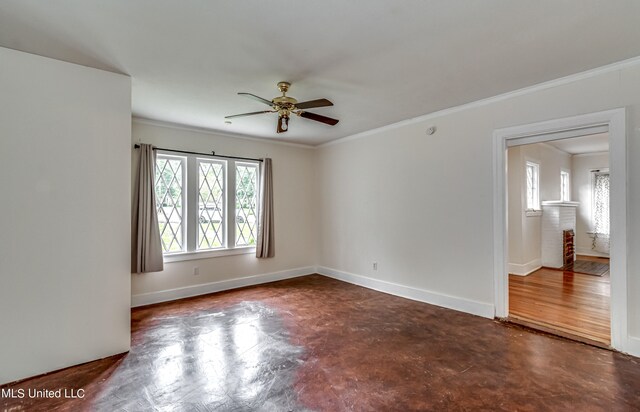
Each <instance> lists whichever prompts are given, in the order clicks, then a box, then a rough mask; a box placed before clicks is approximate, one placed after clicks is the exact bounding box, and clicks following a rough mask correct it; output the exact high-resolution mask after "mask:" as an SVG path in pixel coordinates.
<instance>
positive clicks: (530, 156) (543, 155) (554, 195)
mask: <svg viewBox="0 0 640 412" xmlns="http://www.w3.org/2000/svg"><path fill="white" fill-rule="evenodd" d="M527 161H531V162H534V163H537V164H539V165H540V201H541V202H543V201H545V200H560V171H562V170H566V171H571V155H570V154H569V153H566V152H563V151H561V150H559V149H556V148H555V147H553V146H551V145H549V144H546V143H536V144H529V145H524V146H515V147H511V148H509V149H508V169H507V170H508V185H509V193H508V198H509V204H508V210H509V213H508V217H509V228H508V232H509V273H513V274H517V275H526V274H529V273H530V272H532V271H534V270H536V269H539V268H540V266H541V265H542V263H541V257H542V256H541V255H542V248H541V245H542V216H527V215H526V213H525V209H526V188H527V183H526V172H525V164H526V162H527Z"/></svg>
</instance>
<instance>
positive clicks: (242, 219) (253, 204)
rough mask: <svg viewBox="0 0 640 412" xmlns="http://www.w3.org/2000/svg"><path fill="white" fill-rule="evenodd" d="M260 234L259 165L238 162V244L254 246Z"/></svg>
mask: <svg viewBox="0 0 640 412" xmlns="http://www.w3.org/2000/svg"><path fill="white" fill-rule="evenodd" d="M257 235H258V166H257V165H256V164H252V163H239V162H237V163H236V246H253V245H255V244H256V237H257Z"/></svg>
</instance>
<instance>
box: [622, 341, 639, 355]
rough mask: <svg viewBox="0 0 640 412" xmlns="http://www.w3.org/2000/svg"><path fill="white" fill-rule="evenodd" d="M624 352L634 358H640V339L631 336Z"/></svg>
mask: <svg viewBox="0 0 640 412" xmlns="http://www.w3.org/2000/svg"><path fill="white" fill-rule="evenodd" d="M623 352H625V353H628V354H629V355H632V356H636V357H640V338H637V337H635V336H629V338H628V339H627V344H626V345H625V347H624V348H623Z"/></svg>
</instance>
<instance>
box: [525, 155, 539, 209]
mask: <svg viewBox="0 0 640 412" xmlns="http://www.w3.org/2000/svg"><path fill="white" fill-rule="evenodd" d="M538 167H539V166H538V165H537V164H536V163H531V162H527V164H526V173H527V209H529V210H537V209H538V208H539V207H540V198H539V196H540V193H539V189H538V174H539V169H538Z"/></svg>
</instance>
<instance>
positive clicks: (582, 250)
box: [576, 246, 609, 258]
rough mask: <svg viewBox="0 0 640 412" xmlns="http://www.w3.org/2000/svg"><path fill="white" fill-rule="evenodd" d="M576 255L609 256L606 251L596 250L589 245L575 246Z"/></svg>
mask: <svg viewBox="0 0 640 412" xmlns="http://www.w3.org/2000/svg"><path fill="white" fill-rule="evenodd" d="M576 255H583V256H597V257H606V258H608V257H609V254H608V253H602V252H597V251H595V250H593V249H591V248H590V247H578V246H576Z"/></svg>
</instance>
